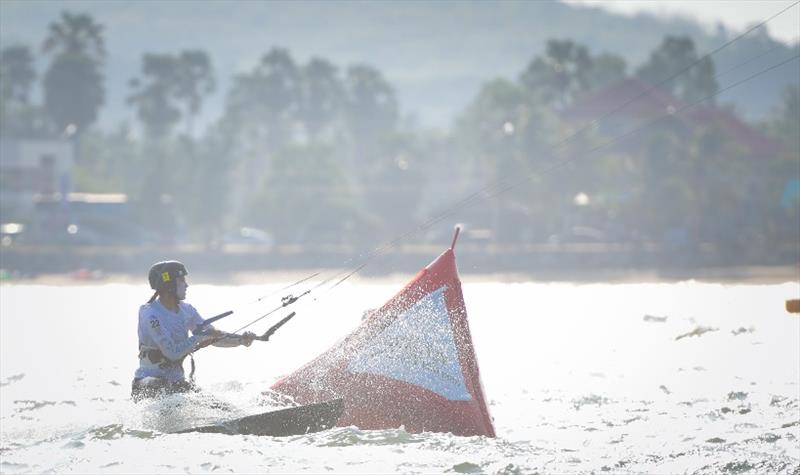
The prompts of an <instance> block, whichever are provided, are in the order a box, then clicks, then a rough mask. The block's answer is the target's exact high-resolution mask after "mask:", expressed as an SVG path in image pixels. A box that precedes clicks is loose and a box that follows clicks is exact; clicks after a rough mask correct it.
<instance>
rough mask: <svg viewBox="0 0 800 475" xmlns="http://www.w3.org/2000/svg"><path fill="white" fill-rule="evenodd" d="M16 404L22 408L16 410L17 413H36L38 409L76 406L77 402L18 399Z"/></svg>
mask: <svg viewBox="0 0 800 475" xmlns="http://www.w3.org/2000/svg"><path fill="white" fill-rule="evenodd" d="M14 404H17V405H19V406H22V407H18V408H17V409H16V411H17V412H27V411H35V410H37V409H41V408H43V407H47V406H55V405H57V404H58V405H67V406H76V405H77V404H75V401H36V400H34V399H18V400H16V401H14Z"/></svg>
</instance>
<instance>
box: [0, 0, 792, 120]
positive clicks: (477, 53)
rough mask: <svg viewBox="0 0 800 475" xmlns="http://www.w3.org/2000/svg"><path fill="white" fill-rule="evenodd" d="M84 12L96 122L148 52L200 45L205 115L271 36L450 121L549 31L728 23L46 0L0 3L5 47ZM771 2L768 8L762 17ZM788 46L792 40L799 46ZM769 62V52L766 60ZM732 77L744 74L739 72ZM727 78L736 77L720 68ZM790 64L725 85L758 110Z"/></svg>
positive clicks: (674, 29)
mask: <svg viewBox="0 0 800 475" xmlns="http://www.w3.org/2000/svg"><path fill="white" fill-rule="evenodd" d="M65 8H69V10H70V11H73V12H86V13H89V14H90V15H92V16H93V17H94V18H95V19H96V20H97V21H98V22H99V23H101V24H103V25H104V26H105V37H106V42H107V49H108V59H107V67H106V71H105V73H106V77H107V84H108V98H107V100H106V107H105V109H104V111H103V115H102V120H101V123H103V124H106V125H114V124H116V123H118V122H119V121H120V120H122V119H125V118H130V117H131V113H130V111H129V110H128V109H127V108H126V107H125V103H124V98H125V96H126V94H127V93H128V92H129V91H128V86H127V82H128V80H129V79H130V78H131V77H133V76H135V75H136V74H137V73H138V71H139V68H140V62H141V57H142V54H143V53H144V52H164V53H166V52H176V51H178V50H181V49H186V48H199V49H204V50H206V51H208V52H209V54H210V55H211V57H212V59H213V61H214V66H215V69H216V74H217V77H218V80H219V86H220V87H218V88H217V90H218V91H219V92H218V93H217V97H216V98H215V100H213V101H211V102H209V104H208V105H207V107H206V109H205V117H204V119H205V121H206V122H207V121H208V120H209V119H213V118H214V117H216V116H218V115H219V113H220V107H221V103H222V95H223V91H225V90H226V89H227V86H228V84H229V79H230V76H231V75H232V74H234V73H235V72H237V71H242V70H245V69H248V68H250V67H252V65H253V64H254V63H255V62H256V60H257V58H258V57H260V56H261V55H262V54H263V53H264V52H266V51H267V50H268V49H269V48H271V47H273V46H281V47H284V48H287V49H288V50H289V51H290V52H291V53H292V55H293V56H294V57H295V58H297V59H298V60H299V61H303V62H304V61H307V60H308V59H309V58H311V57H313V56H321V57H324V58H327V59H330V60H331V61H333V62H334V63H336V64H339V65H346V64H352V63H368V64H371V65H373V66H375V67H377V68H378V69H379V70H381V71H382V72H383V73H384V74H385V76H386V77H387V78H388V80H389V81H390V82H391V83H392V84H393V85H394V86H395V87H396V88H397V92H398V97H399V100H400V106H401V108H402V110H403V112H404V113H405V115H407V116H411V117H415V118H416V119H417V122H419V123H421V124H423V125H433V126H438V127H447V126H449V125H450V123H451V120H452V119H453V117H454V116H455V115H457V114H458V113H460V112H461V111H462V110H463V108H464V107H465V105H466V104H467V103H468V101H469V100H470V99H471V98H472V97H474V95H475V93H476V91H477V90H478V88H479V86H480V84H482V83H483V82H485V81H488V80H491V79H493V78H496V77H507V78H516V77H517V76H518V74H519V72H520V71H521V70H522V69H523V68H524V67H525V66H526V65H527V63H528V62H529V61H530V59H531V58H532V57H533V56H534V55H536V54H538V53H540V52H541V51H542V47H543V44H544V42H545V40H546V39H548V38H570V39H574V40H576V41H578V42H580V43H584V44H586V45H588V46H589V47H590V49H591V50H592V51H593V52H601V51H609V52H614V53H617V54H620V55H622V56H624V57H625V58H626V59H627V61H628V65H629V68H634V67H636V66H637V65H638V64H639V63H641V62H642V61H643V60H644V59H645V58H646V56H647V54H648V53H649V51H651V50H652V49H653V48H654V47H655V46H656V45H657V44H659V42H660V41H661V40H662V38H663V37H664V36H665V35H667V34H673V35H674V34H687V35H690V36H691V37H692V38H693V39H694V40H695V43H696V44H697V45H698V48H699V49H700V51H709V50H712V49H714V48H716V47H717V46H718V45H720V44H722V43H724V42H725V41H726V40H727V39H729V38H730V37H731V33H730V32H726V31H724V30H718V31H716V32H713V33H709V32H707V31H705V30H704V29H703V28H702V27H701V26H700V25H698V24H696V23H693V22H690V21H686V20H669V21H665V20H660V19H656V18H655V17H651V16H637V17H635V18H628V17H624V16H620V15H615V14H611V13H607V12H604V11H601V10H599V9H596V8H586V7H576V6H571V5H566V4H562V3H557V2H543V1H541V2H540V1H536V2H534V1H524V2H474V1H470V2H461V1H448V2H423V1H414V2H402V1H391V2H388V1H387V2H362V1H336V2H333V1H326V2H315V1H301V2H255V1H247V2H245V1H239V2H222V1H218V2H192V1H159V2H156V1H130V2H117V1H92V2H87V1H71V2H69V3H68V4H66V3H63V2H52V1H16V0H3V1H2V2H0V13H2V14H1V15H0V41H1V42H2V45H3V46H7V45H11V44H15V43H23V44H28V45H32V46H36V47H37V49H38V47H39V46H40V45H41V42H42V39H43V38H44V36H45V34H46V31H47V25H48V24H49V23H50V22H51V21H54V20H55V19H56V18H57V16H58V15H59V13H60V12H61V10H63V9H65ZM772 13H774V12H773V11H772V10H771V9H765V15H764V16H765V17H767V16H769V15H770V14H772ZM795 47H796V46H795ZM764 51H770V53H769V54H768V55H767V56H766V57H765V58H763V59H762V61H761V62H759V61H753V62H752V63H750V64H748V65H746V67H742V68H739V69H738V70H737V71H736V74H739V75H746V74H747V73H748V71H757V70H759V69H763V67H764V64H769V61H770V60H772V61H773V62H774V61H776V59H777V58H784V57H786V56H788V55H789V54H790V51H789V47H788V46H786V45H781V44H779V43H777V42H775V41H774V40H772V39H771V38H769V37H768V36H767V35H766V33H764V32H763V31H762V32H758V33H756V34H754V35H750V36H748V37H747V38H745V39H743V40H742V41H740V42H737V43H736V44H735V45H734V47H732V48H729V49H726V50H725V51H723V52H721V53H720V54H718V55H715V57H714V59H715V62H716V63H717V71H725V70H727V69H730V68H731V67H732V66H735V65H737V64H739V63H742V62H744V61H746V60H748V59H750V58H751V57H753V56H755V55H757V54H760V53H763V52H764ZM764 62H766V63H764ZM737 77H740V76H737ZM726 79H731V80H735V79H736V78H734V77H733V76H730V77H729V78H722V79H721V80H720V83H721V85H723V86H724V84H725V83H726ZM791 81H795V82H796V81H797V73H796V71H793V70H792V68H782V69H780V70H776V71H774V72H772V73H771V74H768V75H765V76H764V77H762V78H760V79H758V80H756V81H752V82H750V83H748V84H747V85H745V86H743V87H741V88H737V89H736V90H734V91H731V92H730V93H726V95H723V96H722V97H721V98H720V100H721V102H733V103H735V104H736V107H737V109H738V110H739V111H740V112H741V113H742V114H743V115H745V116H746V117H749V118H760V117H762V116H763V115H764V114H765V113H766V112H768V111H770V110H771V109H772V108H773V107H774V106H775V105H776V104H777V103H778V101H779V97H780V91H781V90H782V89H783V85H785V84H786V83H788V82H791Z"/></svg>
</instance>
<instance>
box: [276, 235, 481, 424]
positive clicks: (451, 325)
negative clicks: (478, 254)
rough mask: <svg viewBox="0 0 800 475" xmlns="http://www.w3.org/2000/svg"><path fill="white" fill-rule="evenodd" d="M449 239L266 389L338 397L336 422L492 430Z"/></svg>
mask: <svg viewBox="0 0 800 475" xmlns="http://www.w3.org/2000/svg"><path fill="white" fill-rule="evenodd" d="M457 238H458V230H456V235H455V237H454V238H453V244H452V245H451V246H450V248H449V249H447V250H446V251H445V252H444V253H442V255H440V256H439V257H437V258H436V259H435V260H434V261H433V262H431V263H430V264H429V265H428V266H427V267H425V268H424V269H422V270H421V271H420V272H419V273H418V274H417V275H416V276H415V277H414V278H413V279H412V280H411V282H409V283H408V284H407V285H406V286H405V288H403V290H401V291H400V292H399V293H398V294H397V295H395V296H394V297H393V298H392V299H390V300H389V301H388V302H386V304H384V305H383V307H381V308H380V309H378V310H377V311H375V312H373V313H371V314H370V315H369V316H368V317H367V318H366V319H365V320H364V321H363V322H362V323H361V325H360V326H359V327H358V328H356V329H355V331H353V332H352V333H351V334H350V335H349V336H347V337H345V338H344V339H343V340H341V341H340V342H338V343H337V344H335V345H334V346H333V347H332V348H330V349H329V350H328V351H326V352H324V353H323V354H321V355H320V356H318V357H317V358H316V359H314V360H312V361H311V362H309V363H308V364H306V365H305V366H303V367H302V368H300V369H299V370H297V371H295V372H294V373H292V374H291V375H289V376H287V377H285V378H283V379H281V380H280V381H278V382H277V383H276V384H275V385H274V386H273V387H272V389H274V390H275V391H278V392H280V393H283V394H287V395H290V396H292V397H293V398H294V399H295V400H296V401H297V402H299V403H301V404H310V403H316V402H321V401H324V400H329V399H334V398H344V404H345V410H344V413H343V414H342V417H341V418H340V419H339V425H340V426H350V425H354V426H356V427H359V428H361V429H391V428H398V427H401V426H402V427H404V428H405V430H406V431H408V432H423V431H431V432H452V433H453V434H456V435H462V436H471V435H483V436H488V437H494V436H495V432H494V427H493V426H492V419H491V417H490V416H489V410H488V408H487V407H486V401H485V398H484V394H483V388H482V387H481V382H480V377H479V372H478V362H477V359H476V358H475V350H474V348H473V345H472V337H471V336H470V332H469V325H468V324H467V311H466V307H465V305H464V296H463V295H462V293H461V281H460V280H459V278H458V272H457V270H456V260H455V254H454V253H453V247H454V246H455V242H456V239H457Z"/></svg>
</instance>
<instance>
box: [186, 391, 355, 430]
mask: <svg viewBox="0 0 800 475" xmlns="http://www.w3.org/2000/svg"><path fill="white" fill-rule="evenodd" d="M343 410H344V403H343V400H342V399H333V400H330V401H325V402H321V403H318V404H308V405H306V406H298V407H290V408H288V409H281V410H278V411H272V412H265V413H262V414H255V415H252V416H246V417H242V418H240V419H233V420H230V421H224V422H220V423H218V424H214V425H209V426H202V427H194V428H191V429H185V430H182V431H178V432H177V433H179V434H183V433H186V432H205V433H210V434H228V435H234V434H240V435H266V436H272V437H286V436H291V435H302V434H310V433H312V432H319V431H323V430H326V429H330V428H331V427H333V426H335V425H336V423H337V422H338V421H339V416H341V415H342V411H343Z"/></svg>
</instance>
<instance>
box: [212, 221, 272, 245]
mask: <svg viewBox="0 0 800 475" xmlns="http://www.w3.org/2000/svg"><path fill="white" fill-rule="evenodd" d="M223 241H224V242H225V244H254V245H259V246H269V247H272V246H273V245H274V244H275V239H273V237H272V234H270V233H269V232H268V231H264V230H263V229H258V228H251V227H247V226H243V227H241V228H238V229H236V230H234V231H231V232H229V233H227V234H225V237H224V238H223Z"/></svg>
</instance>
